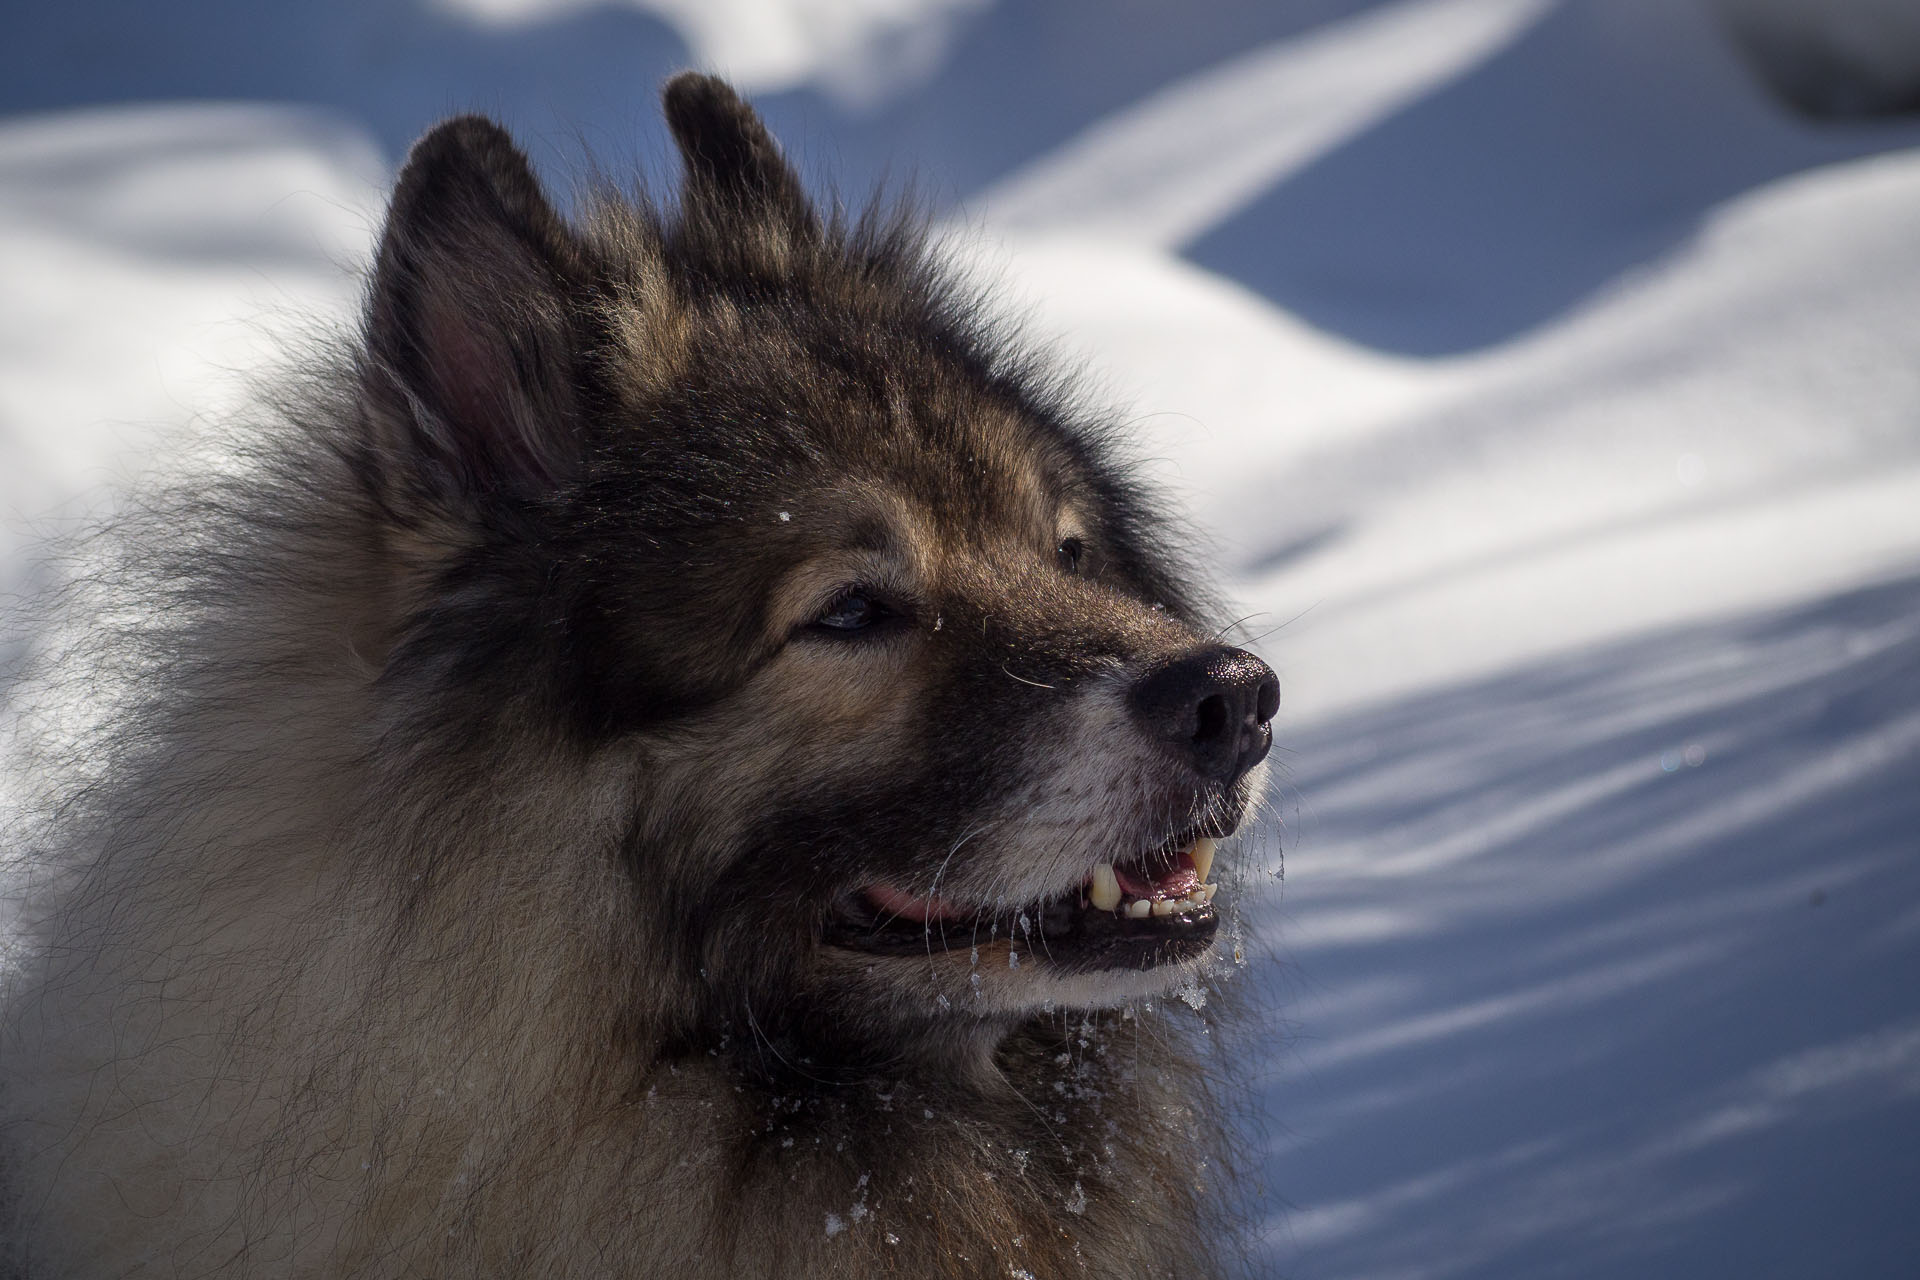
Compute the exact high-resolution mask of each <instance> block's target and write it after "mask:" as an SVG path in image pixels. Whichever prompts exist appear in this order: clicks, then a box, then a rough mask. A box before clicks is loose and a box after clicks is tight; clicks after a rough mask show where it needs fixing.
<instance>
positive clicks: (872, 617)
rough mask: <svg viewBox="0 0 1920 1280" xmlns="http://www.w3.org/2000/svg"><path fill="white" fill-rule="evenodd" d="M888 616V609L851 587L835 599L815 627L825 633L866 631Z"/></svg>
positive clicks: (815, 622) (816, 621)
mask: <svg viewBox="0 0 1920 1280" xmlns="http://www.w3.org/2000/svg"><path fill="white" fill-rule="evenodd" d="M887 616H888V610H887V607H886V606H885V605H884V604H882V603H880V601H878V600H875V599H874V598H873V597H872V596H870V595H868V594H867V593H866V592H865V591H862V590H861V589H860V588H858V587H850V588H848V589H847V590H845V591H843V592H841V593H840V594H839V595H837V596H835V597H834V598H833V603H832V604H830V605H828V606H827V607H826V608H825V609H824V610H823V611H822V612H821V614H820V616H819V617H817V618H815V619H814V620H813V625H814V626H815V627H818V628H820V629H821V630H823V631H839V632H848V631H865V630H866V629H867V628H868V627H871V626H872V625H873V624H874V623H876V622H879V621H880V620H881V619H882V618H885V617H887Z"/></svg>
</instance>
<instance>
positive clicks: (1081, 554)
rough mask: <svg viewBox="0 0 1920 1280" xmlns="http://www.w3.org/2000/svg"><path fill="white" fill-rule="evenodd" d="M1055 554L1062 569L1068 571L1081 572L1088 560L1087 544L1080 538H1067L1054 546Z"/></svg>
mask: <svg viewBox="0 0 1920 1280" xmlns="http://www.w3.org/2000/svg"><path fill="white" fill-rule="evenodd" d="M1053 554H1054V557H1055V558H1056V559H1058V560H1059V562H1060V568H1061V569H1063V570H1064V571H1066V572H1067V573H1079V572H1080V570H1081V567H1082V566H1084V565H1085V564H1086V562H1087V544H1086V543H1084V542H1082V541H1080V539H1078V538H1067V539H1065V540H1064V541H1062V542H1061V544H1060V545H1059V546H1058V547H1056V548H1054V552H1053Z"/></svg>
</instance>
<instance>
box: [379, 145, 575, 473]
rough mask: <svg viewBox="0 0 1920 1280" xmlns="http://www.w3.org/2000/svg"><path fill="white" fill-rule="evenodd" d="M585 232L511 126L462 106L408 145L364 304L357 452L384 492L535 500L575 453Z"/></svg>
mask: <svg viewBox="0 0 1920 1280" xmlns="http://www.w3.org/2000/svg"><path fill="white" fill-rule="evenodd" d="M584 274H585V273H584V266H583V250H582V248H581V245H580V241H579V238H578V237H577V236H576V235H575V233H574V232H573V231H572V229H571V228H569V227H568V226H567V224H566V223H565V222H564V221H563V220H562V219H561V218H560V216H559V214H557V213H556V212H555V211H554V209H553V206H552V205H551V204H549V203H548V201H547V198H546V196H545V194H544V193H543V192H542V191H541V189H540V184H539V182H538V180H537V179H536V178H535V177H534V175H533V170H532V168H531V167H530V166H529V165H528V163H527V158H526V156H524V155H523V154H521V151H520V149H519V148H518V147H517V146H515V145H514V142H513V139H512V138H511V137H510V136H508V134H507V132H506V130H504V129H502V128H501V127H500V126H499V125H497V124H495V123H493V122H492V121H491V120H486V119H483V118H481V117H479V116H460V117H456V118H455V119H452V120H448V121H446V122H445V123H444V124H441V125H439V126H437V127H436V128H434V129H433V130H432V131H431V132H429V133H428V134H427V135H426V136H425V137H423V138H421V139H420V141H419V142H417V143H415V144H414V147H413V150H412V151H411V152H410V153H409V154H408V156H407V162H406V165H405V167H404V168H403V169H402V170H401V173H400V180H399V183H398V184H397V185H396V186H395V188H394V193H393V203H392V205H391V206H390V208H389V209H388V212H387V225H386V229H385V231H384V232H383V233H382V235H381V240H380V252H379V258H378V261H377V264H376V266H375V268H374V278H373V286H372V290H371V293H370V296H369V298H368V302H367V316H366V356H365V363H364V365H363V367H362V371H361V385H362V394H363V397H364V403H365V406H366V418H367V428H368V431H367V438H366V441H365V444H366V446H367V454H366V457H365V463H366V465H367V466H368V468H369V469H370V470H371V471H372V472H373V473H374V474H373V475H372V476H370V477H369V478H370V480H371V481H372V482H373V483H374V484H375V486H376V488H377V491H379V492H380V493H381V494H382V499H383V501H385V502H387V503H388V504H389V505H392V506H395V507H401V506H404V505H405V504H406V503H407V502H409V501H411V500H418V499H420V498H425V499H426V500H428V501H434V502H439V503H442V504H448V505H453V506H455V507H459V508H465V507H468V506H470V505H471V504H472V503H474V502H476V501H481V500H485V499H488V498H493V497H507V498H523V499H524V498H534V497H538V496H539V495H541V494H543V493H546V492H550V491H551V490H552V489H553V488H554V487H555V486H556V485H558V484H559V483H560V482H561V481H562V480H564V478H565V477H566V476H567V475H568V474H569V473H570V472H571V471H572V469H573V467H574V466H575V464H576V462H577V459H578V455H579V427H578V422H577V416H578V404H577V401H578V398H579V395H578V389H577V385H576V384H577V380H578V359H579V357H578V354H577V353H578V349H579V346H580V344H579V343H578V342H577V341H576V340H575V326H576V324H577V320H576V318H575V312H576V309H577V295H578V294H579V292H580V290H581V287H582V285H581V282H582V280H583V278H584Z"/></svg>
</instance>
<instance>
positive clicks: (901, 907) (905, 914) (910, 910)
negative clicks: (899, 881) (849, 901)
mask: <svg viewBox="0 0 1920 1280" xmlns="http://www.w3.org/2000/svg"><path fill="white" fill-rule="evenodd" d="M867 898H868V899H869V900H870V901H871V902H872V903H873V905H874V906H876V907H878V908H880V910H882V911H885V912H887V913H889V914H890V915H893V916H895V917H897V918H899V919H901V920H912V921H915V922H916V923H919V924H925V923H927V921H929V920H958V919H960V918H961V917H962V916H963V915H965V914H966V913H965V912H964V911H962V910H961V909H960V908H959V907H956V906H954V905H953V904H952V903H951V902H942V901H941V900H940V899H938V898H918V897H915V896H914V895H913V894H911V893H908V892H907V891H906V890H904V889H896V888H894V887H893V886H892V885H886V884H876V885H873V886H872V887H870V888H869V889H868V890H867Z"/></svg>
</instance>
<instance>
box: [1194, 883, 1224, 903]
mask: <svg viewBox="0 0 1920 1280" xmlns="http://www.w3.org/2000/svg"><path fill="white" fill-rule="evenodd" d="M1219 889H1220V886H1219V885H1217V884H1203V885H1201V886H1200V887H1199V888H1198V889H1195V890H1194V892H1195V893H1197V894H1199V895H1200V901H1202V902H1212V901H1213V895H1214V894H1215V893H1217V892H1219Z"/></svg>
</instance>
